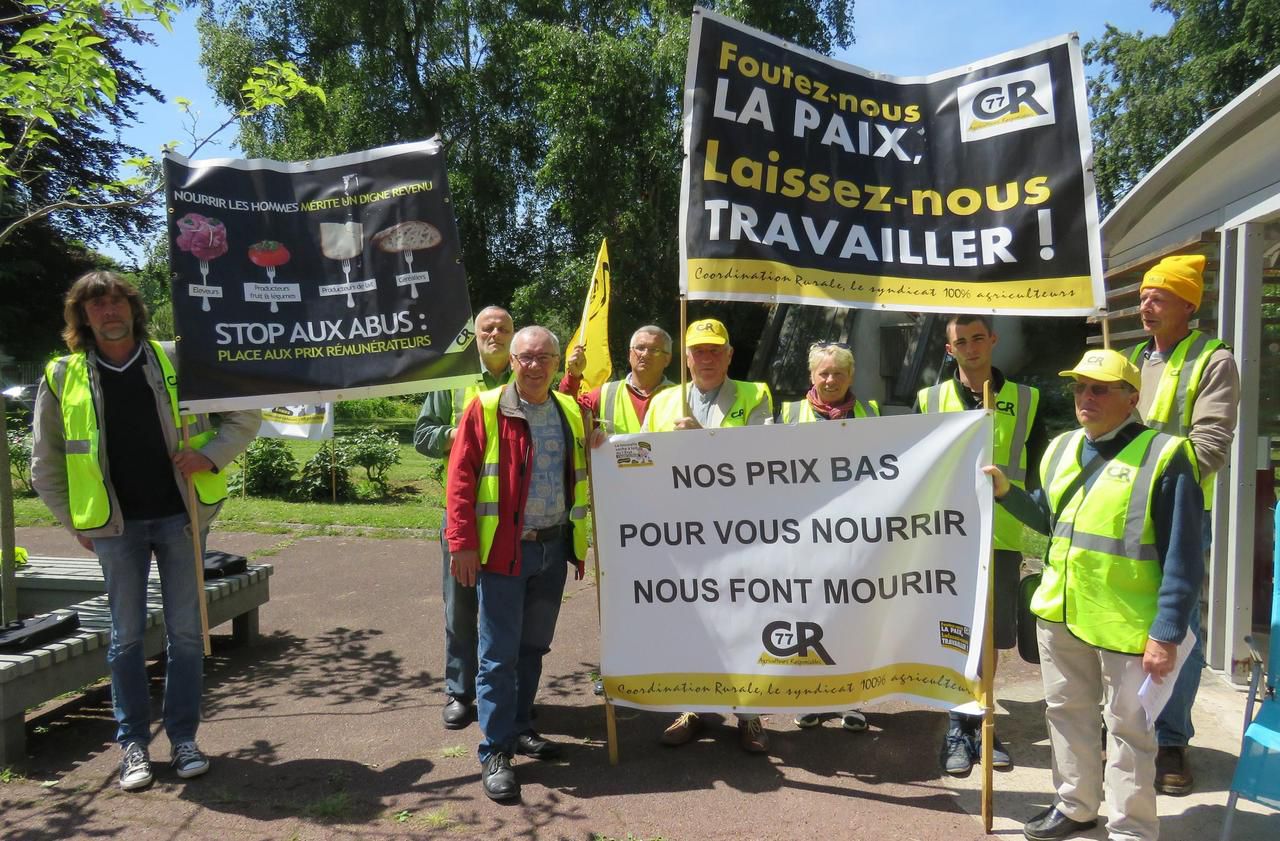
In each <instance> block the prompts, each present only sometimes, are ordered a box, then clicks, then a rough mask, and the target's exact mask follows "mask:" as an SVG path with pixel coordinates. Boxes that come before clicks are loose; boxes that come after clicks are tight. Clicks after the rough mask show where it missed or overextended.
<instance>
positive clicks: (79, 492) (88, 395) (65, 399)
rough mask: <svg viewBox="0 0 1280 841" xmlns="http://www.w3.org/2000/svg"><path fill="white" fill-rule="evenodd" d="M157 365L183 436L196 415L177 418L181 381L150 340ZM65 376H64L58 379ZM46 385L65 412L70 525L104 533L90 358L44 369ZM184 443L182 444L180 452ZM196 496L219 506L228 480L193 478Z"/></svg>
mask: <svg viewBox="0 0 1280 841" xmlns="http://www.w3.org/2000/svg"><path fill="white" fill-rule="evenodd" d="M148 344H150V345H151V348H152V350H153V351H155V355H156V361H158V362H159V363H160V370H161V373H162V374H163V375H164V382H165V388H166V390H167V391H168V393H169V407H170V409H171V410H172V412H173V424H174V428H175V429H177V430H178V435H179V436H181V434H182V424H183V423H184V422H185V423H187V424H194V423H195V422H196V416H195V415H186V416H185V417H183V416H181V415H180V414H179V413H178V385H177V383H178V378H177V376H176V375H175V373H174V370H173V364H172V363H171V362H170V361H169V357H168V356H166V355H165V352H164V349H163V348H161V347H160V343H159V342H156V341H153V340H148ZM59 372H61V374H62V376H61V377H59V376H58V374H59ZM44 376H45V381H46V382H47V383H48V385H49V390H50V391H51V392H52V393H53V396H54V397H56V398H57V399H58V402H59V404H60V406H61V408H62V433H63V441H64V443H65V447H66V450H65V452H66V455H65V459H64V460H65V462H66V465H67V497H68V504H69V506H70V509H71V525H72V526H74V527H75V528H76V529H79V530H81V531H85V530H88V529H96V528H101V527H102V526H105V525H106V524H107V521H108V520H110V519H111V497H110V495H109V494H108V493H107V483H106V480H105V478H104V477H103V475H102V463H101V462H100V461H99V455H100V450H101V445H102V442H101V434H100V431H99V429H98V412H97V408H96V407H95V406H94V404H93V387H92V386H91V385H90V382H89V358H88V356H87V355H86V354H84V353H73V354H70V355H69V356H63V357H59V358H58V359H54V360H53V361H51V362H50V363H49V364H48V365H46V366H45V371H44ZM216 434H217V430H213V429H208V430H205V431H204V432H201V433H199V434H196V435H193V436H191V446H192V448H194V449H197V450H198V449H200V447H202V446H203V445H204V444H206V443H208V442H209V441H211V440H212V439H213V437H214V436H215V435H216ZM182 447H183V443H182V440H181V438H179V441H178V448H179V449H181V448H182ZM193 478H194V482H195V487H196V496H197V497H199V499H200V501H201V502H203V503H204V504H206V505H216V504H217V503H219V502H221V501H222V500H224V499H226V498H227V479H226V477H225V476H223V475H222V474H221V473H215V472H213V471H209V470H204V471H201V472H199V473H197V474H195V476H194V477H193Z"/></svg>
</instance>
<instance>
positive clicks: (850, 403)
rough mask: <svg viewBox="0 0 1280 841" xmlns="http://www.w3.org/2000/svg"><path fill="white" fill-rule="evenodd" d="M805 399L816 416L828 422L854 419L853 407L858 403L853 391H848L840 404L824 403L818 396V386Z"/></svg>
mask: <svg viewBox="0 0 1280 841" xmlns="http://www.w3.org/2000/svg"><path fill="white" fill-rule="evenodd" d="M805 399H807V400H808V401H809V405H810V406H812V407H813V413H814V414H815V415H818V416H820V417H825V418H826V419H827V420H842V419H843V418H851V417H853V407H854V405H855V404H856V403H857V401H856V400H855V399H854V397H853V392H852V391H846V392H845V399H844V400H843V401H842V402H840V403H836V404H834V405H828V404H826V403H823V402H822V398H821V397H819V396H818V387H817V386H816V385H815V386H813V387H812V388H810V389H809V393H808V394H807V395H805Z"/></svg>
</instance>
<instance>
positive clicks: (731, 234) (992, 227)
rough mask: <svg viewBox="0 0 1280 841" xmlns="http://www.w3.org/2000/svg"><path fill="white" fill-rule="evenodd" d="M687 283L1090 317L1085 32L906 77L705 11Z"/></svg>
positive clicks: (696, 89) (691, 111)
mask: <svg viewBox="0 0 1280 841" xmlns="http://www.w3.org/2000/svg"><path fill="white" fill-rule="evenodd" d="M685 151H686V157H685V168H684V174H683V183H682V192H683V195H684V199H685V201H684V211H683V213H684V215H683V217H682V219H681V247H682V248H683V249H684V253H683V255H682V257H683V259H682V261H681V279H680V281H681V290H682V291H683V292H685V293H686V294H687V296H688V297H689V298H691V299H701V300H739V301H765V302H786V303H799V304H814V305H822V306H844V307H877V308H882V309H898V310H917V311H948V312H956V311H959V312H1006V313H1021V314H1031V315H1073V314H1075V315H1078V314H1088V313H1095V312H1097V311H1098V310H1099V308H1100V307H1101V306H1102V304H1103V301H1104V295H1103V289H1102V271H1101V257H1100V254H1101V250H1100V247H1099V239H1098V218H1097V203H1096V200H1095V197H1094V187H1093V178H1092V174H1091V172H1090V170H1089V166H1090V160H1091V156H1092V151H1091V145H1090V141H1089V126H1088V115H1087V110H1086V107H1085V91H1084V79H1083V70H1082V64H1081V59H1080V50H1079V45H1078V42H1077V41H1076V40H1075V39H1073V38H1068V37H1063V38H1060V39H1056V40H1054V41H1048V42H1045V43H1042V44H1038V45H1035V46H1032V47H1028V48H1026V49H1023V50H1019V51H1016V52H1011V53H1006V54H1004V55H1000V56H996V57H994V58H991V59H987V60H985V61H983V62H980V63H977V64H974V65H970V66H968V67H964V68H960V69H957V70H952V71H946V72H943V73H938V74H934V75H932V76H927V77H913V78H895V77H892V76H888V75H885V74H880V73H873V72H870V71H867V70H862V69H859V68H855V67H851V66H849V65H845V64H842V63H840V62H837V61H833V60H831V59H829V58H826V57H823V56H821V55H818V54H816V53H812V52H809V51H807V50H803V49H800V48H797V47H795V46H793V45H789V44H787V43H785V42H783V41H780V40H778V39H776V38H773V37H772V36H769V35H766V34H764V33H762V32H759V31H756V30H753V29H750V28H748V27H744V26H742V25H741V24H738V23H736V22H734V21H730V20H728V19H727V18H724V17H721V16H718V15H715V14H713V13H710V12H707V11H705V10H701V9H699V10H696V11H695V13H694V21H693V32H692V37H691V40H690V47H689V64H688V70H687V76H686V81H685Z"/></svg>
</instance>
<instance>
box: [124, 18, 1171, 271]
mask: <svg viewBox="0 0 1280 841" xmlns="http://www.w3.org/2000/svg"><path fill="white" fill-rule="evenodd" d="M195 20H196V13H195V12H194V11H191V10H187V11H184V12H182V13H181V14H180V15H179V16H178V18H177V20H176V22H175V24H174V31H173V32H172V33H169V32H164V31H163V30H161V29H159V27H155V29H156V30H157V34H156V45H155V46H149V47H140V48H136V49H135V50H133V51H132V53H131V55H132V57H133V58H134V60H136V61H137V62H138V63H139V64H140V65H141V66H142V68H143V71H144V74H145V76H146V78H148V79H149V80H150V81H151V83H152V84H154V85H155V86H156V87H158V88H159V89H160V91H161V92H162V93H163V94H164V95H165V96H166V97H167V98H168V99H169V102H167V103H163V104H161V103H154V102H153V103H146V104H144V105H143V106H142V107H141V108H140V109H139V119H138V124H137V125H136V126H134V127H133V128H132V129H130V130H128V131H126V132H125V134H124V139H125V141H126V142H128V143H131V144H133V145H135V146H137V147H138V148H140V149H142V150H143V151H144V152H146V153H148V154H151V155H156V156H158V155H159V150H160V147H161V146H162V145H163V144H164V143H166V142H168V141H171V140H178V141H181V143H180V145H179V151H180V152H182V153H184V154H189V152H190V149H191V142H190V138H189V137H188V136H187V134H186V133H185V130H184V126H183V122H182V115H181V113H180V112H179V110H178V108H177V106H176V105H174V104H173V99H174V98H175V97H186V98H187V99H190V100H191V101H192V106H191V107H192V108H193V109H194V110H195V111H197V112H199V114H200V120H199V124H198V126H197V133H198V134H199V135H201V136H203V135H205V134H208V133H209V132H210V131H212V130H213V129H214V128H216V127H217V126H218V125H221V124H222V122H223V120H225V119H226V117H227V115H228V112H227V110H226V109H225V108H222V107H221V106H220V105H218V104H217V103H216V102H215V100H214V98H213V94H212V92H210V90H209V89H208V86H207V84H206V82H205V75H204V69H203V68H201V67H200V65H199V55H200V42H199V37H198V36H197V35H196V31H195ZM1171 22H1172V18H1171V17H1169V15H1167V14H1164V13H1157V12H1154V11H1152V10H1151V7H1150V2H1149V0H1072V2H1059V1H1058V0H1042V2H1028V0H968V2H958V1H957V0H860V2H858V3H857V5H856V6H855V7H854V35H855V37H856V39H857V42H856V43H855V44H854V45H853V46H852V47H851V48H850V49H848V50H845V51H842V52H841V53H840V54H839V55H838V57H839V58H840V59H841V60H843V61H847V62H849V63H850V64H856V65H858V66H860V67H865V68H867V69H869V70H876V71H880V72H883V73H892V74H894V75H898V76H917V75H924V74H927V73H936V72H938V71H940V70H946V69H949V68H952V67H959V66H961V65H964V64H968V63H969V62H972V61H976V60H978V59H981V58H984V57H986V56H990V55H996V54H998V53H1002V52H1005V51H1007V50H1011V49H1016V48H1018V47H1022V46H1025V45H1027V44H1032V43H1035V42H1037V41H1043V40H1044V39H1046V38H1051V37H1054V36H1056V35H1061V34H1063V33H1067V32H1078V33H1079V34H1080V38H1081V42H1082V43H1086V42H1088V41H1089V40H1090V39H1092V38H1096V37H1098V36H1099V35H1101V34H1102V32H1103V30H1104V27H1105V25H1106V24H1107V23H1112V24H1114V25H1115V26H1117V27H1119V28H1120V29H1122V30H1125V31H1130V32H1132V31H1136V30H1139V29H1141V30H1142V31H1143V32H1146V33H1148V34H1158V33H1164V32H1166V31H1167V30H1168V28H1169V24H1170V23H1171ZM234 138H235V127H234V126H232V127H230V128H228V129H227V130H226V131H224V132H223V133H222V134H221V135H219V137H218V140H217V142H216V143H214V144H211V145H209V146H206V147H205V148H204V149H203V150H201V152H200V153H199V154H198V155H197V156H196V157H199V158H213V157H225V156H228V155H235V154H236V150H235V147H234V145H233V142H234ZM104 250H105V251H106V252H107V253H109V254H112V255H113V256H115V257H117V259H124V260H125V261H126V262H132V259H131V258H130V257H129V256H128V255H125V254H122V253H120V252H119V251H118V250H116V249H114V248H110V247H104Z"/></svg>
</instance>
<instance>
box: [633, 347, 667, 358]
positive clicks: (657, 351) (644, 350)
mask: <svg viewBox="0 0 1280 841" xmlns="http://www.w3.org/2000/svg"><path fill="white" fill-rule="evenodd" d="M631 352H632V353H638V354H640V355H641V356H644V355H645V354H648V355H649V356H661V355H662V354H664V353H670V352H671V351H669V350H667V349H666V348H660V347H633V348H631Z"/></svg>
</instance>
